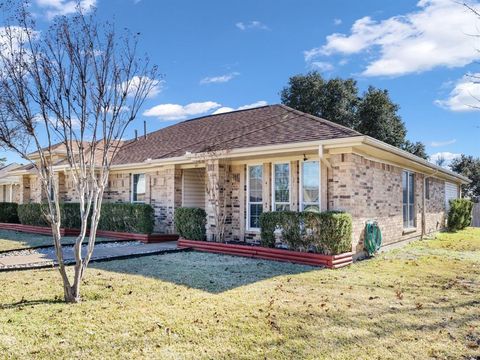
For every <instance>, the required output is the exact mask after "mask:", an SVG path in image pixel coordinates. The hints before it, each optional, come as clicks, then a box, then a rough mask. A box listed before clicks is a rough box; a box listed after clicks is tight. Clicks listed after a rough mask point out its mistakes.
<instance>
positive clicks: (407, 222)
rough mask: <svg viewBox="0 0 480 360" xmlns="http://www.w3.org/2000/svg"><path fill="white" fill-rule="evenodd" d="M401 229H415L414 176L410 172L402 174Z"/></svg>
mask: <svg viewBox="0 0 480 360" xmlns="http://www.w3.org/2000/svg"><path fill="white" fill-rule="evenodd" d="M402 188H403V227H404V228H406V229H408V228H413V227H415V175H414V174H413V173H411V172H410V171H404V172H403V173H402Z"/></svg>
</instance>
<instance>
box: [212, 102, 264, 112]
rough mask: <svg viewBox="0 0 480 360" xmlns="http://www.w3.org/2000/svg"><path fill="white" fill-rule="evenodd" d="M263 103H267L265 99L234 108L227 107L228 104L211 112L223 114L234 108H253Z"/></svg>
mask: <svg viewBox="0 0 480 360" xmlns="http://www.w3.org/2000/svg"><path fill="white" fill-rule="evenodd" d="M265 105H268V103H267V102H266V101H265V100H260V101H257V102H254V103H252V104H247V105H243V106H239V107H238V108H236V109H234V108H231V107H228V106H222V107H221V108H218V109H217V110H215V111H214V112H213V114H214V115H215V114H223V113H227V112H231V111H235V110H247V109H253V108H256V107H260V106H265Z"/></svg>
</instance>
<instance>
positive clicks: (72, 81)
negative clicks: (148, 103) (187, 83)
mask: <svg viewBox="0 0 480 360" xmlns="http://www.w3.org/2000/svg"><path fill="white" fill-rule="evenodd" d="M28 5H29V4H28V2H27V1H20V3H16V2H13V1H12V2H8V3H3V4H0V9H1V12H2V13H3V14H9V16H7V17H6V20H5V24H4V27H3V28H0V47H1V49H0V50H1V51H0V68H1V70H0V146H2V147H3V148H6V149H9V150H12V151H14V152H16V153H17V154H19V155H20V156H21V157H23V158H24V159H25V160H27V161H31V160H30V157H31V156H30V153H31V152H32V151H33V152H35V153H36V154H37V156H38V158H39V160H37V161H36V162H33V161H31V162H32V163H33V165H34V166H35V169H36V172H37V174H38V177H39V179H40V181H41V184H42V190H43V191H44V193H45V194H46V195H47V196H46V199H45V200H46V201H47V203H48V210H47V211H46V217H47V219H48V221H49V223H50V224H51V228H52V233H53V242H54V245H55V252H56V257H57V260H58V268H59V271H60V274H61V277H62V280H63V289H64V296H65V301H66V302H79V301H80V299H81V297H80V285H81V282H82V279H83V278H84V276H85V271H86V269H87V266H88V264H89V261H90V259H91V256H92V253H93V249H94V245H95V239H96V231H97V227H98V223H99V220H100V211H101V207H102V199H103V194H104V190H105V187H106V185H107V183H108V176H109V171H110V167H111V164H112V159H113V158H114V157H115V155H116V153H117V151H118V150H119V148H120V146H121V145H122V139H123V136H124V133H125V131H126V129H127V127H128V126H129V125H130V124H131V123H132V121H133V120H134V119H135V117H136V116H137V113H138V111H139V109H140V107H141V105H142V104H143V103H144V101H145V99H146V97H147V96H148V94H149V93H150V92H151V90H152V89H153V88H154V87H155V86H157V85H158V73H157V68H156V67H155V66H151V65H150V62H149V59H148V58H147V57H146V56H143V57H139V56H138V55H137V44H138V34H131V33H129V32H128V31H125V33H122V35H120V36H117V33H116V31H115V28H114V26H113V25H112V24H109V23H99V22H98V21H96V19H95V11H94V9H91V10H92V11H91V12H88V13H86V12H85V9H82V8H81V7H80V4H78V6H77V12H76V13H75V14H74V15H72V16H71V17H57V18H55V19H54V21H53V23H52V25H51V26H50V28H49V29H48V30H47V31H42V32H40V31H38V30H37V29H36V24H35V20H34V16H32V14H31V13H30V12H29V10H28V9H29V7H28ZM58 146H61V147H63V150H64V151H65V152H66V159H65V161H66V162H67V163H68V165H69V171H70V174H71V177H72V180H73V185H74V188H75V190H76V191H77V193H78V198H79V203H80V216H81V229H80V235H79V236H78V237H77V238H76V241H75V245H74V254H75V266H74V269H73V278H72V276H71V274H69V273H68V272H67V269H66V266H65V261H64V258H63V251H62V244H61V239H62V237H61V234H60V227H61V212H60V199H59V195H58V188H57V186H58V185H57V184H56V182H55V161H54V149H55V148H57V147H58ZM84 241H87V244H86V252H85V254H84V255H82V244H83V243H84Z"/></svg>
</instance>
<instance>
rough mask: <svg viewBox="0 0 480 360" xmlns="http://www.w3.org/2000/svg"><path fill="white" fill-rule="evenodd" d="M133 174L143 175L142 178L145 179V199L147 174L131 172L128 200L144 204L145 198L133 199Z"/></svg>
mask: <svg viewBox="0 0 480 360" xmlns="http://www.w3.org/2000/svg"><path fill="white" fill-rule="evenodd" d="M135 175H143V177H144V179H145V200H146V195H147V176H146V174H145V173H132V174H130V202H131V203H132V204H145V202H146V201H145V200H144V201H138V200H137V201H133V190H134V184H135V182H134V180H133V177H134V176H135Z"/></svg>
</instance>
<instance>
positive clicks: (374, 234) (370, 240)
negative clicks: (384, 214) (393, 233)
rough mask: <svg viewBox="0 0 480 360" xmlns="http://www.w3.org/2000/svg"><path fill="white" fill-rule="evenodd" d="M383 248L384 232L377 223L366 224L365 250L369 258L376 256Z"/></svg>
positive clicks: (369, 222)
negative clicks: (381, 247)
mask: <svg viewBox="0 0 480 360" xmlns="http://www.w3.org/2000/svg"><path fill="white" fill-rule="evenodd" d="M380 246H382V232H381V231H380V227H379V226H378V223H377V222H376V221H367V223H366V224H365V250H366V251H367V253H368V255H369V256H372V255H373V254H375V253H376V252H377V251H378V250H379V249H380Z"/></svg>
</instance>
